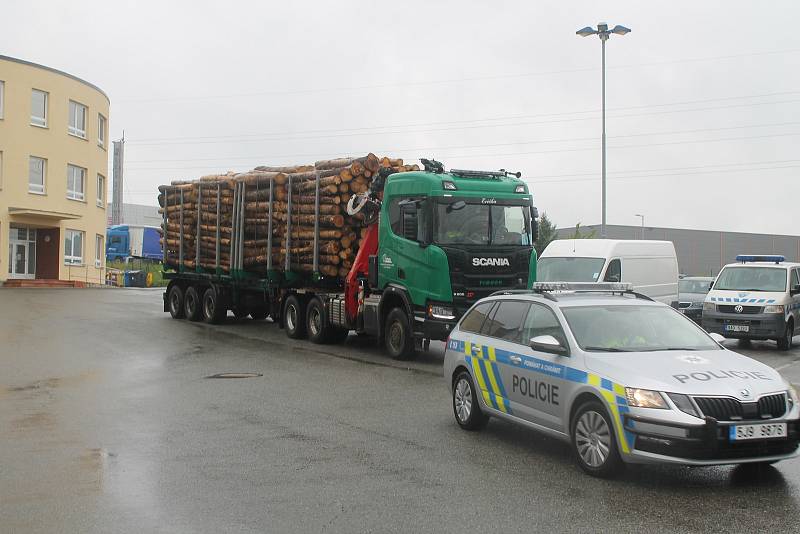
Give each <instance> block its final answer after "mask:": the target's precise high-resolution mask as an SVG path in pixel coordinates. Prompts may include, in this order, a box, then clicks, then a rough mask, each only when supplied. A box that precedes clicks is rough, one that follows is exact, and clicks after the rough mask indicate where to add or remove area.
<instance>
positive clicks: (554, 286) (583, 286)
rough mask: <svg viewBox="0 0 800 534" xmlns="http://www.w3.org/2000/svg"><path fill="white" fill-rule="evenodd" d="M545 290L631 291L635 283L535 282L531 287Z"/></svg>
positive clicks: (540, 290)
mask: <svg viewBox="0 0 800 534" xmlns="http://www.w3.org/2000/svg"><path fill="white" fill-rule="evenodd" d="M531 289H533V290H534V291H537V292H543V291H613V292H615V293H618V292H622V293H631V292H633V285H632V284H629V283H625V282H534V283H533V287H532V288H531Z"/></svg>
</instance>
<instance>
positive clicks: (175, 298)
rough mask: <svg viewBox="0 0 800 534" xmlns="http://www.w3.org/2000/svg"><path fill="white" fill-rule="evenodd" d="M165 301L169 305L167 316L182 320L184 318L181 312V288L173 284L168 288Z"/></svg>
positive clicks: (184, 315)
mask: <svg viewBox="0 0 800 534" xmlns="http://www.w3.org/2000/svg"><path fill="white" fill-rule="evenodd" d="M167 299H168V300H167V301H168V303H169V314H170V315H171V316H172V318H173V319H183V318H184V317H186V314H185V313H184V311H183V288H181V286H179V285H177V284H175V285H173V286H172V287H171V288H169V293H168V294H167Z"/></svg>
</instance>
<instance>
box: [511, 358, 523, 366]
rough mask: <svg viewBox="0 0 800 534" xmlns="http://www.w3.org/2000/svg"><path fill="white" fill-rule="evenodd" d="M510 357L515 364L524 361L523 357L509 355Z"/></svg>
mask: <svg viewBox="0 0 800 534" xmlns="http://www.w3.org/2000/svg"><path fill="white" fill-rule="evenodd" d="M508 359H509V360H511V363H514V364H517V365H519V364H521V363H522V358H520V357H519V356H509V357H508Z"/></svg>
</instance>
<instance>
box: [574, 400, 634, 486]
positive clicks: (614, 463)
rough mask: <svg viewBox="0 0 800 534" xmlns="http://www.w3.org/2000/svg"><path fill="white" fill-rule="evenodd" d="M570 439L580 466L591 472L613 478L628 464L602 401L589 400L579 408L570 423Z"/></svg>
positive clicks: (596, 475) (598, 475) (597, 475)
mask: <svg viewBox="0 0 800 534" xmlns="http://www.w3.org/2000/svg"><path fill="white" fill-rule="evenodd" d="M570 438H571V439H570V441H571V442H572V449H573V451H574V453H575V458H576V459H577V461H578V465H580V466H581V469H583V470H584V471H586V472H587V473H588V474H590V475H592V476H595V477H600V478H609V477H612V476H614V475H616V474H617V473H619V472H620V471H621V470H622V468H623V467H624V464H623V463H622V458H620V456H619V450H617V439H616V437H615V435H614V423H612V422H611V418H610V417H609V416H608V412H606V409H605V407H604V406H603V405H602V404H600V402H599V401H594V400H593V401H589V402H587V403H585V404H583V405H581V406H580V407H579V408H578V411H577V412H575V417H574V418H573V419H572V423H571V425H570Z"/></svg>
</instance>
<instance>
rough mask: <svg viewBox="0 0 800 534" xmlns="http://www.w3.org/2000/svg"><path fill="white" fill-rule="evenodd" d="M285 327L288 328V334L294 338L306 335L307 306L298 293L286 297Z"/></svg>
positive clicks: (284, 309)
mask: <svg viewBox="0 0 800 534" xmlns="http://www.w3.org/2000/svg"><path fill="white" fill-rule="evenodd" d="M283 328H284V329H285V330H286V335H287V336H289V337H290V338H292V339H303V338H305V337H306V314H305V308H304V307H303V305H302V303H301V302H300V299H299V298H297V295H291V296H290V297H289V298H287V299H286V304H285V305H284V307H283Z"/></svg>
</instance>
